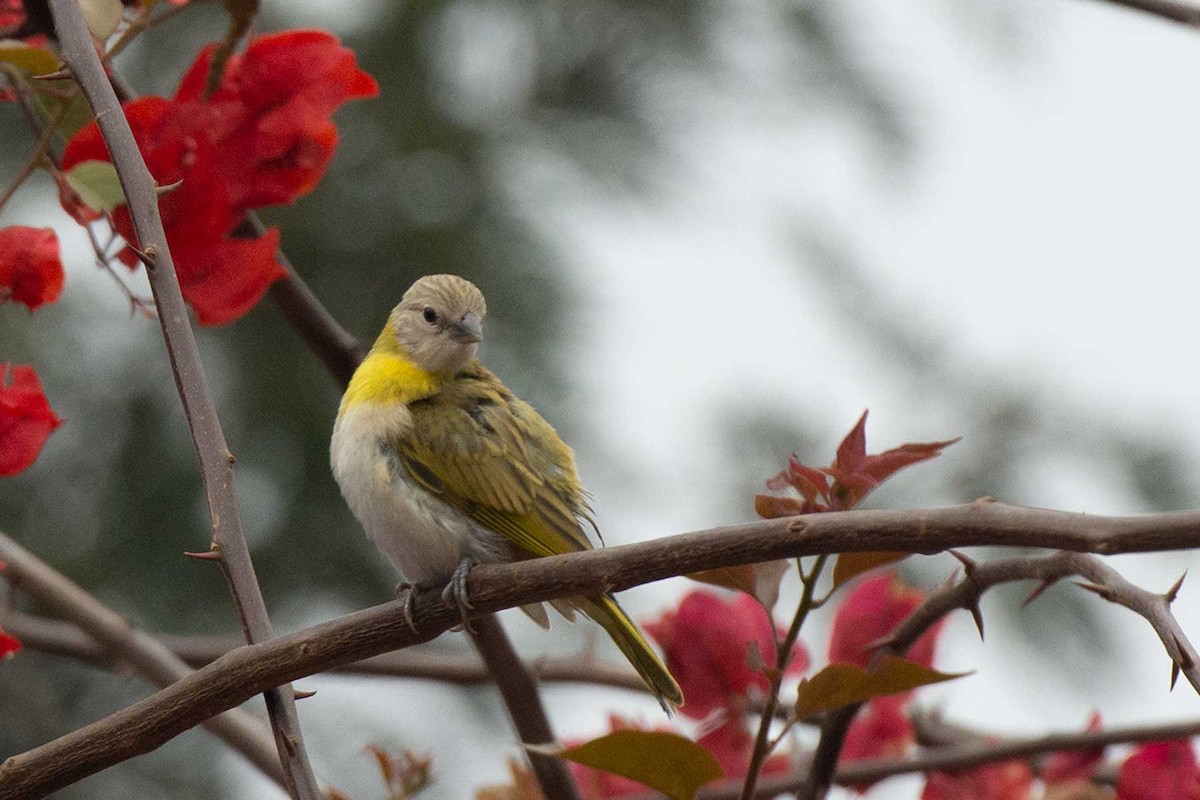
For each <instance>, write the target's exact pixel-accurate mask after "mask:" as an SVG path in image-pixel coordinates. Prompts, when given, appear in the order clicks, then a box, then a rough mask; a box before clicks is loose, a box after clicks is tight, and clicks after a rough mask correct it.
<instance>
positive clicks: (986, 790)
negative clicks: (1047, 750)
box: [921, 761, 1033, 800]
mask: <svg viewBox="0 0 1200 800" xmlns="http://www.w3.org/2000/svg"><path fill="white" fill-rule="evenodd" d="M1032 792H1033V772H1032V771H1031V770H1030V769H1029V765H1028V764H1026V763H1025V762H1024V761H1001V762H997V763H995V764H985V765H984V766H982V767H980V768H978V769H973V770H969V771H966V772H955V773H953V774H951V773H947V772H930V773H929V774H928V775H927V776H926V778H925V789H924V790H923V791H922V792H921V800H1028V798H1029V797H1030V796H1031V795H1032Z"/></svg>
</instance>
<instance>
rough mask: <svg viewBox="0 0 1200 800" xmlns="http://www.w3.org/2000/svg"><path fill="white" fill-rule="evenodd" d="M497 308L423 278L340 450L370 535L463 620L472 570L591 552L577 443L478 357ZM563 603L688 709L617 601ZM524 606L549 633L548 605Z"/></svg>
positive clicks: (457, 286) (438, 279)
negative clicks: (490, 311) (439, 590)
mask: <svg viewBox="0 0 1200 800" xmlns="http://www.w3.org/2000/svg"><path fill="white" fill-rule="evenodd" d="M486 313H487V306H486V304H485V303H484V300H483V294H482V293H481V292H480V291H479V289H477V288H476V287H475V285H474V284H472V283H470V282H469V281H466V280H464V279H463V278H459V277H457V276H455V275H430V276H427V277H424V278H421V279H420V280H419V281H417V282H416V283H414V284H413V285H412V287H411V288H410V289H409V290H408V291H407V292H405V293H404V297H403V298H402V299H401V301H400V304H399V305H397V306H396V307H395V309H393V310H392V313H391V315H390V316H389V317H388V321H387V324H386V325H385V326H384V328H383V331H382V332H381V333H380V334H379V338H377V339H376V340H375V345H374V347H372V348H371V352H370V354H368V355H367V357H366V358H365V359H364V360H363V362H362V364H361V365H360V366H359V368H358V370H357V371H356V372H355V373H354V377H353V378H352V379H351V380H350V385H349V387H348V388H347V389H346V394H345V395H344V396H343V397H342V403H341V407H340V408H339V409H338V416H337V422H336V423H335V424H334V427H333V441H332V443H331V446H330V456H331V461H332V464H333V474H334V477H335V478H336V479H337V482H338V485H339V486H341V489H342V495H343V496H344V497H345V498H346V502H347V503H348V504H349V506H350V509H351V510H352V511H353V512H354V515H355V516H356V517H358V520H359V522H361V523H362V526H363V528H365V529H366V532H367V535H368V536H369V537H370V538H371V539H372V540H373V541H374V542H375V544H376V545H378V547H379V548H380V549H381V550H382V551H383V552H384V553H385V554H386V555H387V557H388V558H389V559H390V560H391V561H392V563H393V564H395V565H396V567H397V568H398V569H399V570H400V573H401V574H402V575H403V577H404V580H405V581H407V582H409V583H410V584H415V585H417V586H432V585H442V584H446V589H445V591H444V593H443V597H445V598H446V600H447V602H448V603H456V604H457V605H458V606H459V608H460V610H461V611H462V612H463V613H464V618H465V615H466V612H468V611H469V610H470V608H471V607H470V602H469V599H468V598H467V594H466V578H467V571H468V570H469V569H470V568H471V566H473V565H475V564H481V563H487V562H504V561H514V560H518V559H525V558H536V557H539V556H549V555H557V554H560V553H569V552H573V551H577V550H589V549H591V547H592V544H591V542H590V541H589V540H588V537H587V534H586V533H585V532H584V530H583V526H582V525H581V524H580V523H581V520H585V521H587V522H589V523H591V517H590V512H591V509H590V508H589V506H588V503H587V494H586V492H585V491H584V489H583V486H582V484H581V483H580V482H579V476H578V475H577V474H576V471H575V459H574V456H573V454H572V452H571V448H569V447H567V445H566V444H564V443H563V441H562V439H560V438H559V436H558V434H557V433H556V432H555V431H554V428H552V427H551V426H550V424H549V423H548V422H546V420H544V419H542V417H541V416H540V415H539V414H538V413H537V412H536V411H534V409H533V407H532V406H530V405H529V404H528V403H525V402H523V401H521V400H519V399H518V398H517V397H515V396H514V395H513V393H512V392H510V391H509V390H508V389H507V388H506V387H505V386H504V384H503V383H501V382H500V379H499V378H497V377H496V376H495V375H493V374H492V373H491V372H489V371H488V370H487V368H485V367H484V366H483V365H482V364H481V363H480V362H479V360H478V358H477V354H478V349H479V342H480V341H481V340H482V338H483V318H484V316H485V314H486ZM402 588H403V587H402ZM409 598H411V595H409ZM554 606H555V608H556V609H558V610H559V611H560V612H561V613H563V615H564V616H566V617H567V618H568V619H571V618H573V613H572V609H578V610H580V611H582V612H583V613H584V614H586V615H587V616H589V617H591V618H592V619H594V620H595V621H596V622H598V623H599V624H600V626H601V627H603V628H604V630H605V631H607V632H608V635H609V636H611V637H612V639H613V641H614V642H615V643H616V645H617V647H619V648H620V650H621V652H622V653H624V654H625V657H626V658H628V659H629V662H630V663H631V664H632V665H633V667H634V669H636V670H637V672H638V674H639V675H640V676H641V677H642V680H644V681H645V682H646V685H647V686H648V687H649V688H650V690H651V691H653V692H654V694H655V695H656V696H657V697H658V699H659V702H660V703H661V704H662V705H663V707H664V708H666V709H668V710H670V709H671V708H673V707H675V706H679V705H682V704H683V693H682V692H681V691H680V689H679V684H677V683H676V682H675V679H674V678H673V677H672V676H671V673H670V671H668V670H667V668H666V666H665V665H664V664H663V663H662V661H661V660H660V659H659V657H658V656H657V655H656V654H655V652H654V650H652V649H651V647H650V645H649V643H648V642H647V641H646V639H645V637H644V636H643V635H642V633H641V631H640V630H638V627H637V625H635V624H634V622H633V621H632V620H631V619H630V618H629V617H628V615H626V614H625V612H624V611H623V610H622V609H621V607H620V606H619V605H617V601H616V600H615V599H613V597H612V595H608V594H605V595H600V596H596V597H572V598H569V599H567V600H565V601H556V602H555V603H554ZM523 610H524V611H525V612H526V613H527V614H529V615H530V616H531V617H532V618H533V619H534V620H535V621H537V622H538V623H539V624H541V625H542V626H543V627H549V619H548V617H547V616H546V612H545V610H544V609H543V608H542V607H541V605H540V604H539V605H535V606H532V607H524V609H523Z"/></svg>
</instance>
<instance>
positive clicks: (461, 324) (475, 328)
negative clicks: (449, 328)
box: [454, 311, 483, 344]
mask: <svg viewBox="0 0 1200 800" xmlns="http://www.w3.org/2000/svg"><path fill="white" fill-rule="evenodd" d="M454 338H455V340H456V341H459V342H462V343H463V344H474V343H475V342H481V341H483V320H482V319H480V318H479V315H478V314H476V313H475V312H474V311H468V312H467V313H466V314H464V315H463V318H462V319H460V320H459V321H458V322H456V323H455V324H454Z"/></svg>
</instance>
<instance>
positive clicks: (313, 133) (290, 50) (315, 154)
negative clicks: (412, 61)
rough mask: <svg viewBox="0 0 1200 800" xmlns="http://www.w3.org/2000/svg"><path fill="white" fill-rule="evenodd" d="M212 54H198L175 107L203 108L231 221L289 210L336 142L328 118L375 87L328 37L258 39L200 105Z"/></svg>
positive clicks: (302, 33)
mask: <svg viewBox="0 0 1200 800" xmlns="http://www.w3.org/2000/svg"><path fill="white" fill-rule="evenodd" d="M215 47H216V45H210V46H208V47H206V48H205V49H204V50H202V51H201V53H200V56H199V57H198V58H197V59H196V62H195V63H194V64H192V67H191V69H189V70H188V72H187V74H186V75H184V77H183V80H182V81H181V82H180V84H179V89H178V91H176V93H175V102H177V103H181V104H191V103H196V104H198V105H200V106H201V107H203V108H204V109H205V111H206V116H207V118H208V124H209V125H210V126H211V127H210V135H211V136H212V138H213V140H214V141H216V142H219V143H220V148H219V151H218V154H217V157H218V167H217V169H218V171H219V172H220V173H221V174H222V176H223V177H224V178H225V180H226V185H227V187H228V189H229V192H230V200H231V202H232V204H233V207H234V209H235V211H236V213H237V215H238V216H241V214H242V213H243V212H244V211H245V210H246V209H248V208H257V207H259V206H267V205H275V204H278V203H290V202H292V201H294V200H295V199H296V198H297V197H299V196H301V195H303V194H306V193H307V192H309V191H311V190H312V188H313V187H314V186H316V184H317V182H318V181H319V180H320V179H321V176H322V175H324V174H325V168H326V166H327V165H328V164H329V159H330V158H332V157H333V150H334V148H335V147H336V145H337V141H338V137H337V127H336V126H335V125H334V124H333V122H332V121H330V119H329V115H330V114H332V113H333V112H334V111H335V110H336V109H337V108H338V106H340V105H341V104H342V103H344V102H346V101H347V100H353V99H356V98H361V97H375V96H376V95H378V94H379V85H378V84H377V83H376V82H375V79H374V78H372V77H371V76H370V75H368V74H367V73H365V72H363V71H362V70H361V69H359V68H358V65H357V64H356V63H355V58H354V51H352V50H350V49H349V48H346V47H343V46H342V45H341V43H340V42H339V41H338V40H337V38H336V37H335V36H333V35H332V34H329V33H326V32H325V31H315V30H299V31H285V32H283V33H275V34H269V35H267V36H261V37H259V38H257V39H255V40H254V41H253V42H251V43H250V46H249V47H247V48H246V52H245V53H244V54H243V55H240V56H233V57H231V58H230V59H229V63H228V64H227V65H226V68H225V75H224V76H223V78H222V80H221V83H220V85H219V86H218V88H217V90H216V91H215V92H214V93H213V95H212V97H210V98H208V99H207V100H205V99H204V85H205V82H206V81H207V79H208V72H209V67H210V65H211V63H212V53H213V50H214V49H215ZM197 113H200V112H199V111H198V110H197Z"/></svg>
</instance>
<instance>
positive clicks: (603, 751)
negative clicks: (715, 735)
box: [531, 730, 723, 800]
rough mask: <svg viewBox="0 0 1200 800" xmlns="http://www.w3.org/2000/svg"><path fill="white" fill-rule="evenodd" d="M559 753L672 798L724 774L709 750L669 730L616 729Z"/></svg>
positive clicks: (685, 797) (687, 798)
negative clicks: (629, 779)
mask: <svg viewBox="0 0 1200 800" xmlns="http://www.w3.org/2000/svg"><path fill="white" fill-rule="evenodd" d="M531 749H533V748H531ZM539 752H540V751H539ZM559 755H560V756H562V757H563V758H565V759H567V760H568V761H574V762H576V763H578V764H584V765H586V766H589V767H594V768H596V769H601V770H604V771H605V772H612V773H614V774H617V775H622V776H624V777H626V778H631V779H632V780H635V781H638V782H639V783H644V784H645V785H646V786H649V787H650V788H651V789H656V790H658V791H660V792H662V793H663V794H665V795H666V796H667V797H670V798H672V800H692V798H694V797H695V796H696V790H697V789H699V788H700V787H701V786H703V785H704V784H706V783H709V782H710V781H714V780H717V779H718V778H720V777H721V776H722V775H723V773H722V772H721V767H720V765H719V764H717V760H716V759H715V758H713V756H712V754H711V753H709V752H708V750H706V749H704V748H703V747H701V746H700V745H698V744H696V743H695V742H693V741H691V740H690V739H687V738H685V737H683V736H680V735H679V734H677V733H668V732H666V731H635V730H621V731H613V732H612V733H609V734H606V735H604V736H601V737H600V738H599V739H593V740H592V741H590V742H586V743H584V744H581V745H577V746H575V747H570V748H567V749H566V750H563V751H562V752H560V753H559Z"/></svg>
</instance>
